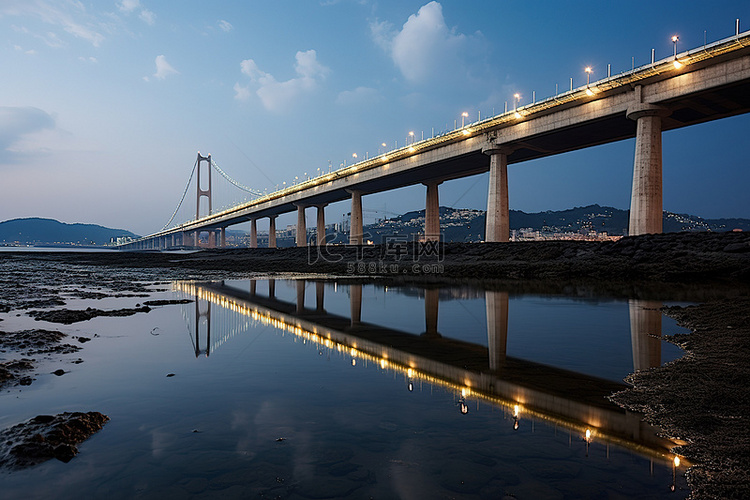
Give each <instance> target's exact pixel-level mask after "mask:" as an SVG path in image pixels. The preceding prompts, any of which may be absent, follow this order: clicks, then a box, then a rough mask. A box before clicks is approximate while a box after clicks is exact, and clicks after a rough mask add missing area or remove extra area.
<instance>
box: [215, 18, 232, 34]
mask: <svg viewBox="0 0 750 500" xmlns="http://www.w3.org/2000/svg"><path fill="white" fill-rule="evenodd" d="M218 23H219V28H221V31H223V32H225V33H229V32H230V31H232V28H234V26H232V25H231V24H230V23H229V22H228V21H225V20H223V19H220V20H219V21H218Z"/></svg>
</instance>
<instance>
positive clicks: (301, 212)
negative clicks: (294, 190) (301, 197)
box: [297, 204, 307, 247]
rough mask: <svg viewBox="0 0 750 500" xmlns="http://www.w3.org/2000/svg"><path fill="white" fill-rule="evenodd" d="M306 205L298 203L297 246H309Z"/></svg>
mask: <svg viewBox="0 0 750 500" xmlns="http://www.w3.org/2000/svg"><path fill="white" fill-rule="evenodd" d="M305 208H306V206H305V205H301V204H300V205H297V246H298V247H306V246H307V223H306V221H305Z"/></svg>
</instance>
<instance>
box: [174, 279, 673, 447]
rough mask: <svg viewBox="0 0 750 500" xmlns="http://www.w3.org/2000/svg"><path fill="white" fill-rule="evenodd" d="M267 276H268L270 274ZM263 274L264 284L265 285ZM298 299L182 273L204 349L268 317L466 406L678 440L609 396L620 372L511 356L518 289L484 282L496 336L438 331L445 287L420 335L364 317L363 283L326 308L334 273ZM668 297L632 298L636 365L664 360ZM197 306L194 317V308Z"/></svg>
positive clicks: (659, 442)
mask: <svg viewBox="0 0 750 500" xmlns="http://www.w3.org/2000/svg"><path fill="white" fill-rule="evenodd" d="M264 282H265V283H264ZM259 283H260V285H261V286H258V284H259ZM294 284H295V287H296V300H293V301H291V302H290V301H288V300H282V299H279V298H277V296H276V281H275V280H274V279H267V280H260V281H256V280H250V283H249V289H240V288H238V287H237V286H230V285H226V284H224V283H223V282H212V283H195V282H178V283H175V284H174V285H173V287H174V289H175V290H176V291H178V292H181V293H182V294H184V296H185V297H187V298H190V299H193V300H194V301H195V304H187V305H186V306H185V309H184V311H187V313H186V319H187V320H188V324H189V325H191V327H190V328H189V330H190V333H191V341H192V342H193V348H194V350H195V355H196V357H198V356H210V355H211V353H212V352H214V351H215V350H216V349H219V348H221V347H222V346H224V345H226V344H227V342H228V341H229V340H230V339H231V338H232V337H233V336H235V335H241V334H244V333H246V332H248V331H250V330H251V329H253V328H256V327H257V326H259V325H268V326H271V327H273V328H274V329H276V330H278V331H280V332H282V333H283V334H291V335H293V336H294V338H295V339H301V340H303V341H304V342H305V343H311V344H313V345H316V346H318V348H319V349H321V350H327V351H328V352H329V353H338V354H340V355H341V356H342V357H344V358H346V359H347V362H351V363H352V364H353V365H356V364H357V363H365V364H374V365H375V366H378V367H380V368H381V369H382V370H385V371H389V372H393V373H396V374H399V375H401V376H403V377H404V379H405V385H406V386H407V387H408V388H409V390H411V389H412V387H413V384H414V383H426V384H429V385H433V386H438V387H443V388H445V389H447V390H448V391H451V392H453V393H454V394H456V397H457V398H458V399H459V400H460V401H459V408H460V410H461V411H462V412H465V411H468V406H467V401H469V400H471V399H474V400H481V401H484V402H487V403H489V404H492V405H495V406H497V407H500V408H501V409H503V410H504V411H507V413H508V414H510V415H512V416H513V420H514V425H518V422H519V420H521V419H535V420H543V421H547V422H550V423H552V424H554V425H558V426H561V427H563V428H567V429H570V430H571V432H572V433H576V434H578V435H580V436H586V435H587V431H588V435H590V436H594V437H595V438H596V439H598V440H601V441H605V442H611V443H615V444H618V445H621V446H625V447H627V448H629V449H632V450H635V451H637V452H639V453H642V454H644V455H646V456H649V457H652V458H668V459H671V458H672V457H673V455H672V454H671V452H670V451H669V450H670V448H671V447H673V446H675V445H676V444H677V443H676V442H674V441H670V440H667V439H664V438H661V437H659V436H657V434H656V429H655V428H653V427H651V426H650V425H648V424H646V423H645V422H643V421H641V418H640V416H639V415H637V414H635V413H631V412H629V411H626V410H624V409H622V408H620V407H618V406H617V405H615V404H614V403H611V402H610V401H609V400H608V399H607V396H609V395H610V394H612V393H614V392H618V391H621V390H624V389H625V388H626V387H627V386H626V385H625V384H623V383H621V382H614V381H609V380H604V379H601V378H598V377H594V376H590V375H586V374H582V373H577V372H574V371H571V370H566V369H561V368H556V367H552V366H548V365H543V364H540V363H535V362H532V361H528V360H524V359H520V358H515V357H511V356H508V355H507V353H506V346H507V339H508V333H509V332H508V313H509V294H508V292H503V291H486V292H484V301H485V307H486V321H487V335H488V345H487V346H486V347H485V346H483V345H478V344H474V343H469V342H465V341H461V340H456V339H451V338H449V337H448V336H443V335H440V334H439V333H438V308H439V295H438V292H439V290H438V289H434V288H433V289H431V288H426V289H424V290H422V292H423V293H424V304H425V309H424V317H425V332H424V333H422V334H421V335H414V334H411V333H407V332H404V331H399V330H396V329H393V328H388V327H383V326H380V325H377V324H373V323H368V322H363V321H362V285H361V284H351V285H348V286H349V302H350V313H349V315H348V316H344V315H340V314H333V313H331V312H329V311H327V310H326V308H325V286H326V285H325V282H324V281H320V280H318V281H307V280H301V279H300V280H296V281H295V282H294ZM308 285H314V288H315V301H314V304H310V303H306V300H305V299H306V298H305V295H306V289H307V288H308ZM660 306H661V303H658V302H653V301H641V300H631V301H630V302H629V310H630V328H631V341H632V346H633V364H634V369H636V370H641V369H647V368H651V367H655V366H659V365H660V364H661V340H660V339H659V338H658V337H657V336H656V335H660V334H661V311H660V310H659V309H660ZM191 311H194V312H193V314H194V317H190V318H188V316H190V315H191Z"/></svg>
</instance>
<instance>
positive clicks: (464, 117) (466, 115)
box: [461, 111, 469, 128]
mask: <svg viewBox="0 0 750 500" xmlns="http://www.w3.org/2000/svg"><path fill="white" fill-rule="evenodd" d="M468 116H469V113H467V112H466V111H464V112H463V113H461V128H464V120H465V119H466V117H468Z"/></svg>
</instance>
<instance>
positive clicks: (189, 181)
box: [161, 158, 198, 231]
mask: <svg viewBox="0 0 750 500" xmlns="http://www.w3.org/2000/svg"><path fill="white" fill-rule="evenodd" d="M197 166H198V159H197V158H196V160H195V163H194V164H193V171H192V172H190V178H189V179H188V181H187V185H186V186H185V191H183V192H182V198H180V202H179V203H178V204H177V208H175V209H174V212H172V217H170V218H169V220H168V221H167V223H166V224H164V227H163V228H161V230H162V231H164V230H165V229H166V228H167V227H168V226H169V225H170V224H171V223H172V221H173V220H174V218H175V216H176V215H177V211H178V210H180V207H181V206H182V202H183V201H185V195H186V194H187V192H188V188H189V187H190V183H191V182H192V181H193V175H195V167H197Z"/></svg>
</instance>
